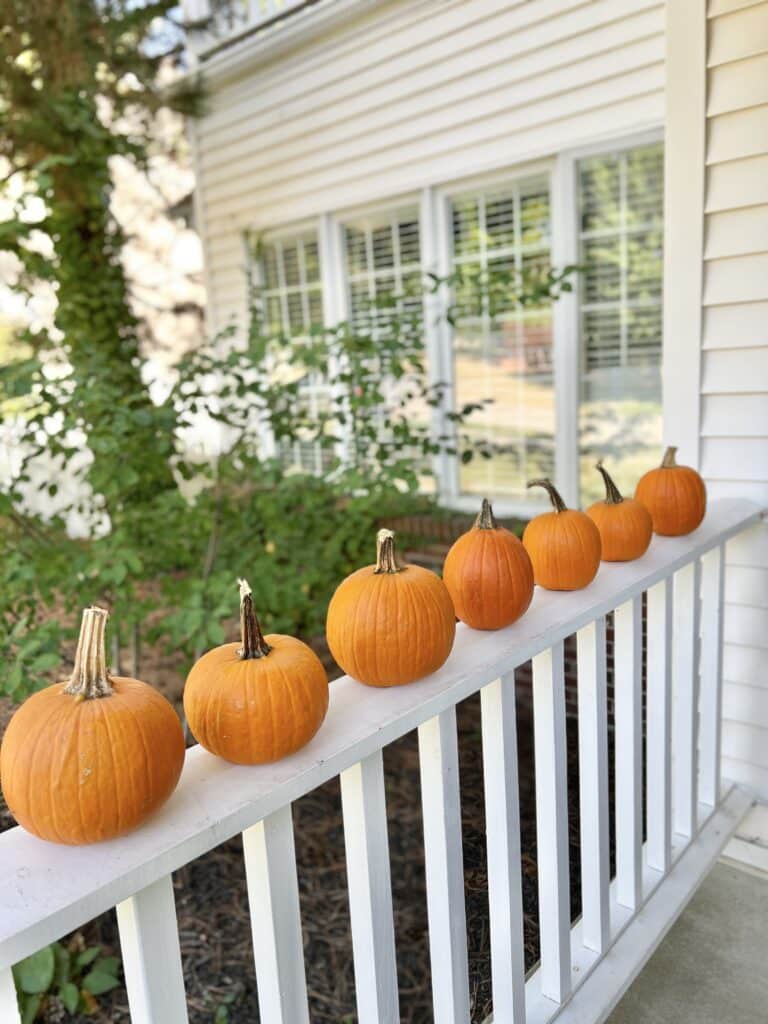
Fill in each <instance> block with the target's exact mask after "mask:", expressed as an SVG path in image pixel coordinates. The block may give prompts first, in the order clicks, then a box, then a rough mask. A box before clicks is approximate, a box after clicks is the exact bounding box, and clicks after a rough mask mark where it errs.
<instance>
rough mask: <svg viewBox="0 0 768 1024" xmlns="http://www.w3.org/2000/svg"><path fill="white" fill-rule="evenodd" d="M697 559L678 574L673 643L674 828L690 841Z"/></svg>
mask: <svg viewBox="0 0 768 1024" xmlns="http://www.w3.org/2000/svg"><path fill="white" fill-rule="evenodd" d="M700 578H701V563H700V561H699V559H698V558H697V559H696V560H695V561H694V562H691V564H690V565H686V566H684V567H683V568H682V569H679V570H678V572H677V573H676V575H675V601H674V634H673V641H672V652H673V659H672V827H673V830H674V831H675V832H677V833H678V834H679V835H681V836H685V837H686V838H688V839H690V838H691V837H692V836H694V835H695V834H696V830H697V825H698V822H697V816H698V806H697V804H698V795H697V789H698V786H697V781H698V771H697V759H698V750H697V741H696V739H697V731H698V730H697V724H698V712H699V583H700Z"/></svg>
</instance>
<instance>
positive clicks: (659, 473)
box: [635, 448, 707, 537]
mask: <svg viewBox="0 0 768 1024" xmlns="http://www.w3.org/2000/svg"><path fill="white" fill-rule="evenodd" d="M676 451H677V448H667V450H666V452H665V453H664V458H663V459H662V462H661V465H660V466H659V467H658V468H657V469H651V470H649V471H648V472H647V473H646V474H645V475H644V476H642V477H640V480H639V481H638V484H637V487H636V488H635V498H636V499H637V500H638V501H640V502H642V504H643V505H645V507H646V508H647V509H648V511H649V512H650V513H651V518H652V519H653V529H654V530H655V532H656V533H659V534H661V535H662V536H664V537H681V536H682V535H683V534H686V533H691V531H692V530H695V529H696V527H697V526H699V525H700V524H701V521H702V519H703V518H704V513H705V512H706V511H707V489H706V487H705V486H704V481H703V480H702V479H701V477H700V476H699V474H698V473H697V472H696V470H695V469H691V467H690V466H678V464H677V463H676V462H675V452H676Z"/></svg>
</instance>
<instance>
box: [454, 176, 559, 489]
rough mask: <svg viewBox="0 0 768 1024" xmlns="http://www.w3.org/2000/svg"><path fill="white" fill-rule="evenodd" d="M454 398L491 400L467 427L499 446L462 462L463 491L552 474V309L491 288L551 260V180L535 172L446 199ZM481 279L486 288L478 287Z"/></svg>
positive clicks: (520, 484)
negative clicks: (490, 454)
mask: <svg viewBox="0 0 768 1024" xmlns="http://www.w3.org/2000/svg"><path fill="white" fill-rule="evenodd" d="M452 213H453V224H452V227H453V259H454V271H455V274H456V285H455V289H454V303H455V312H456V316H457V325H456V329H455V331H454V344H453V356H454V373H455V382H456V405H457V408H461V407H462V406H463V405H465V404H467V403H471V402H480V401H483V400H484V399H491V404H489V405H487V406H486V407H485V409H484V410H483V411H482V412H480V413H476V414H474V415H473V416H472V418H471V421H470V423H471V427H470V429H469V430H468V433H473V434H475V435H476V436H477V438H478V439H481V438H482V439H488V440H489V441H491V443H492V444H494V445H495V446H497V447H498V448H500V449H501V451H500V453H499V454H498V455H496V456H495V457H494V458H493V459H491V460H485V459H480V458H475V459H474V460H473V461H472V462H470V463H468V464H466V465H462V466H461V469H460V488H461V490H462V492H464V493H470V494H483V495H487V496H488V497H496V496H498V497H505V498H510V499H513V500H516V501H527V500H529V492H527V491H526V486H525V485H526V481H527V480H529V479H530V478H531V477H535V476H553V475H554V433H555V400H554V389H553V378H552V315H551V311H550V309H549V306H548V305H545V306H543V307H542V308H539V309H531V308H530V307H527V306H526V307H525V308H523V306H522V305H521V304H520V303H519V302H518V301H517V299H516V296H515V295H514V294H513V289H510V290H508V291H505V290H504V289H499V288H494V284H493V282H494V275H498V274H502V275H511V276H512V277H516V276H522V277H525V276H526V275H528V274H533V275H535V274H536V273H537V272H538V271H540V270H542V269H543V270H546V269H547V268H548V267H549V262H550V223H549V221H550V202H549V179H548V177H546V176H544V175H537V176H536V177H532V178H529V179H526V180H522V181H519V182H513V183H511V184H509V185H508V186H505V187H504V188H501V189H493V190H489V191H485V192H481V193H478V194H472V195H467V196H461V197H458V198H457V199H455V200H454V202H453V209H452ZM483 278H486V280H488V281H489V287H488V288H487V289H483V288H478V282H479V281H480V280H482V279H483Z"/></svg>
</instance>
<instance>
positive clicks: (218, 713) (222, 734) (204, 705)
mask: <svg viewBox="0 0 768 1024" xmlns="http://www.w3.org/2000/svg"><path fill="white" fill-rule="evenodd" d="M240 633H241V642H240V643H239V644H238V643H230V644H222V646H221V647H215V648H214V649H213V650H212V651H208V653H207V654H204V655H203V656H202V658H200V660H199V661H198V662H197V663H196V664H195V665H193V666H192V670H191V672H190V673H189V675H188V676H187V682H186V684H185V686H184V713H185V714H186V716H187V722H188V724H189V727H190V729H191V730H192V733H193V735H194V736H195V739H197V741H198V742H199V743H200V744H201V745H202V746H204V747H205V749H206V750H209V751H210V752H211V753H212V754H217V755H218V756H219V757H223V758H224V759H225V760H227V761H233V762H234V763H235V764H266V763H268V762H271V761H279V760H280V759H281V758H283V757H287V756H288V755H289V754H293V753H295V752H296V751H297V750H299V749H300V748H301V747H303V746H305V744H307V743H309V741H310V740H311V739H312V737H313V736H314V735H315V733H316V732H317V730H318V729H319V728H320V726H321V725H322V724H323V719H324V718H325V714H326V712H327V710H328V677H327V675H326V673H325V669H324V668H323V665H322V662H321V661H320V659H319V658H318V656H317V655H316V654H315V652H314V651H313V650H312V649H311V648H310V647H307V645H306V644H303V643H302V642H301V641H300V640H297V639H296V638H295V637H292V636H281V635H279V634H271V635H269V636H266V637H265V636H264V634H263V633H262V631H261V626H260V625H259V620H258V619H257V618H256V613H255V611H254V608H253V596H252V594H251V588H250V587H249V586H248V584H247V582H246V581H245V580H240Z"/></svg>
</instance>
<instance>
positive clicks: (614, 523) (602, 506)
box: [587, 459, 653, 562]
mask: <svg viewBox="0 0 768 1024" xmlns="http://www.w3.org/2000/svg"><path fill="white" fill-rule="evenodd" d="M595 468H596V469H597V470H598V472H599V473H600V474H601V475H602V478H603V480H604V481H605V501H596V502H595V504H594V505H592V506H591V507H590V508H588V509H587V515H588V516H589V518H590V519H591V520H592V522H593V523H594V524H595V526H597V528H598V530H599V531H600V544H601V547H602V552H603V561H604V562H631V561H632V560H633V559H635V558H639V557H640V556H641V555H644V554H645V552H646V551H647V550H648V545H649V544H650V543H651V536H652V535H653V521H652V520H651V514H650V512H649V511H648V509H647V508H646V507H645V505H642V504H641V503H640V502H639V501H635V499H634V498H624V497H622V495H621V492H620V491H619V489H618V487H617V486H616V484H615V483H614V482H613V480H612V479H611V477H610V475H609V473H608V470H607V469H606V468H605V466H603V462H602V459H601V460H600V462H598V464H597V466H596V467H595Z"/></svg>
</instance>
